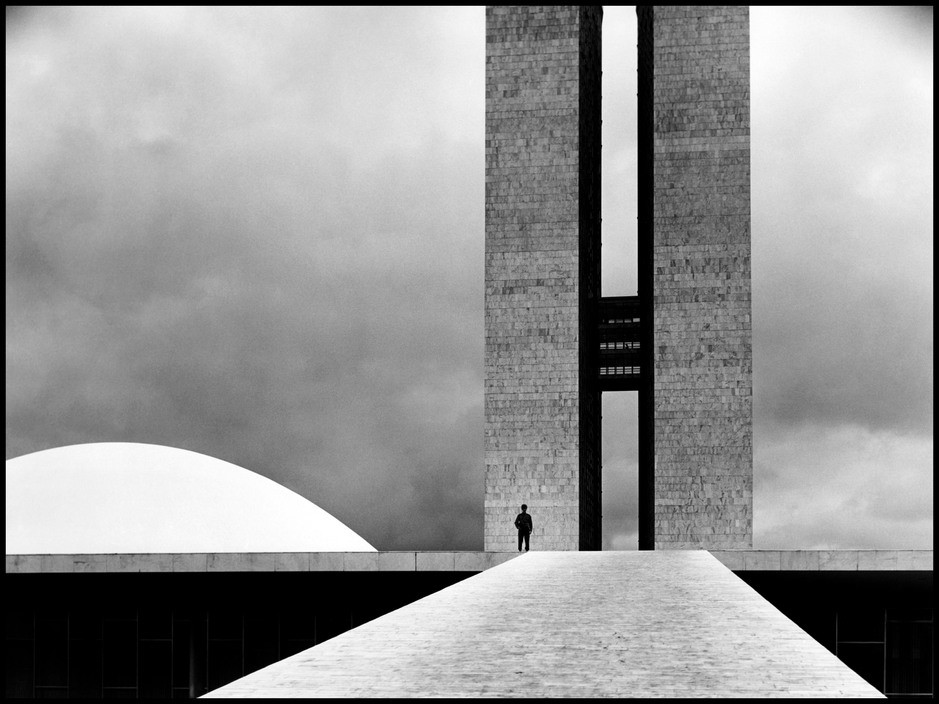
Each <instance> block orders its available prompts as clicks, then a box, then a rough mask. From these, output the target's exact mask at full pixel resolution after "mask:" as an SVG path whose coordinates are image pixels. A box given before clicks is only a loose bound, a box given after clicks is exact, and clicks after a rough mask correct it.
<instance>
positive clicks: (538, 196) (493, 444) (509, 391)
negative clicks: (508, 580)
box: [485, 6, 753, 550]
mask: <svg viewBox="0 0 939 704" xmlns="http://www.w3.org/2000/svg"><path fill="white" fill-rule="evenodd" d="M638 18H639V42H638V44H639V178H640V185H639V194H638V200H639V251H638V270H639V291H638V294H639V295H638V296H632V297H618V298H601V297H600V260H599V254H600V242H599V237H600V233H599V229H600V228H599V223H600V218H599V215H600V75H601V71H600V28H601V20H602V10H601V9H600V8H599V7H578V6H561V7H555V6H545V7H489V8H487V10H486V324H485V325H486V389H485V409H486V410H485V413H486V425H485V428H486V430H485V435H486V438H485V442H486V445H485V446H486V495H485V548H486V550H514V549H515V544H516V543H515V535H516V532H515V529H514V528H513V526H512V520H513V518H514V516H515V514H516V513H517V511H518V507H519V505H520V504H522V503H526V504H528V505H529V507H531V512H532V513H533V514H534V516H535V533H534V536H533V540H534V545H535V547H536V549H540V550H592V549H599V548H600V542H601V523H600V520H601V516H600V509H601V500H600V497H601V485H600V482H601V465H600V460H601V458H600V407H601V406H600V394H601V393H602V392H603V391H607V392H611V391H638V393H639V546H640V548H643V549H652V548H723V547H750V546H751V544H752V483H753V481H752V430H751V425H752V421H751V416H752V394H751V390H752V389H751V386H752V384H751V377H752V355H751V340H750V192H749V183H750V158H749V157H750V152H749V134H750V132H749V126H750V114H749V19H748V11H747V8H745V7H743V8H739V7H734V8H727V7H654V8H652V7H644V8H639V9H638Z"/></svg>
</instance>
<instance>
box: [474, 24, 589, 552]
mask: <svg viewBox="0 0 939 704" xmlns="http://www.w3.org/2000/svg"><path fill="white" fill-rule="evenodd" d="M601 19H602V10H601V9H600V8H599V7H576V6H562V7H554V6H544V7H528V6H519V7H487V8H486V390H485V407H486V425H485V428H486V431H485V435H486V498H485V524H486V527H485V532H486V538H485V547H486V550H508V549H512V550H514V549H515V544H516V530H515V528H514V527H513V525H512V521H513V519H514V518H515V515H516V513H518V510H519V505H520V504H522V503H526V504H528V505H529V507H530V508H531V512H532V514H533V515H534V516H535V532H534V539H535V540H536V545H537V547H538V549H542V550H588V549H597V548H599V547H600V392H599V390H598V389H597V388H596V384H595V383H594V380H593V377H592V375H591V374H592V362H591V359H592V354H593V352H594V349H593V346H592V345H591V341H592V337H593V335H592V331H593V322H592V320H591V315H592V312H593V311H594V310H595V308H596V305H597V302H598V300H599V297H600V23H601Z"/></svg>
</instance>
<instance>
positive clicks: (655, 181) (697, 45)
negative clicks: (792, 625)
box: [637, 6, 753, 548]
mask: <svg viewBox="0 0 939 704" xmlns="http://www.w3.org/2000/svg"><path fill="white" fill-rule="evenodd" d="M637 12H638V20H639V93H640V95H639V113H640V118H639V131H640V133H639V144H640V161H639V180H640V184H641V185H640V191H639V227H640V229H639V238H640V245H639V247H640V253H639V272H640V282H639V298H640V301H641V302H642V303H643V306H644V309H645V311H646V312H647V315H645V316H644V318H645V319H646V320H648V319H649V318H651V329H648V328H647V329H646V330H644V335H645V338H644V339H643V348H644V349H645V350H648V354H649V355H650V357H651V365H652V372H653V373H652V379H651V380H649V379H645V381H651V383H652V386H653V391H652V397H653V398H652V403H649V404H647V406H646V407H645V408H640V414H643V415H645V416H646V418H645V419H644V420H645V421H646V426H645V427H644V428H643V429H642V430H641V432H643V431H644V433H645V434H644V436H642V437H641V439H640V442H641V443H642V444H643V445H644V446H645V447H644V449H645V450H646V456H645V457H644V458H641V459H640V461H641V462H642V460H643V459H645V460H646V462H645V466H643V467H641V469H640V472H643V471H644V472H649V471H650V469H652V471H653V473H654V479H653V482H652V483H653V485H654V490H653V494H654V527H653V531H654V545H655V547H656V548H698V547H700V548H744V547H751V546H752V542H753V430H752V400H753V396H752V373H753V361H752V359H753V358H752V352H751V333H750V24H749V11H748V9H747V8H746V7H716V6H684V7H674V6H656V7H640V8H638V10H637ZM649 335H651V340H649V339H648V336H649ZM647 341H648V344H647ZM650 411H651V420H652V422H651V428H650V427H649V423H648V416H649V414H650ZM642 421H643V418H640V423H641V422H642ZM649 444H651V448H649V447H648V446H649ZM650 450H651V452H650ZM649 454H654V461H653V468H650V467H649V466H648V455H649Z"/></svg>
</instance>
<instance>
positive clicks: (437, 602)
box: [207, 550, 882, 697]
mask: <svg viewBox="0 0 939 704" xmlns="http://www.w3.org/2000/svg"><path fill="white" fill-rule="evenodd" d="M207 696H209V697H212V696H220V697H363V696H370V697H386V696H433V697H442V696H448V697H460V696H493V697H514V696H519V697H521V696H525V697H579V696H584V697H613V696H616V697H747V696H753V697H773V696H778V697H800V696H801V697H813V696H824V697H834V696H863V697H882V695H881V694H880V693H879V692H878V691H877V690H876V689H874V688H873V687H871V686H870V685H869V684H867V683H866V682H865V681H864V680H863V679H861V678H860V677H859V676H857V675H856V674H855V673H854V672H853V671H851V670H850V669H849V668H848V667H847V666H845V665H844V664H843V663H842V662H841V661H840V660H838V659H837V658H836V657H835V656H834V655H832V654H831V653H830V652H829V651H828V650H826V649H825V648H824V647H823V646H822V645H820V644H819V643H817V642H815V641H814V640H813V639H812V638H811V637H810V636H809V635H807V634H806V633H805V632H804V631H802V630H801V629H800V628H799V627H798V626H796V625H795V624H794V623H793V622H792V621H790V620H789V619H788V618H786V617H785V616H784V615H783V614H781V613H780V612H779V611H778V610H777V609H776V608H775V607H773V606H772V604H770V603H769V602H768V601H766V600H765V599H763V598H762V597H761V596H760V595H759V594H757V593H756V592H755V591H754V590H753V589H751V588H750V587H749V586H747V585H746V584H745V583H744V582H743V581H742V580H740V579H739V578H738V577H736V576H735V575H734V574H733V573H732V572H731V571H730V570H729V569H727V568H726V567H724V566H723V565H722V564H721V563H720V562H719V561H718V560H717V559H715V558H714V557H713V556H711V555H710V554H709V553H708V552H706V551H703V550H701V551H655V552H532V553H529V554H526V555H523V556H521V557H519V558H518V559H515V560H511V561H509V562H506V563H504V564H502V565H499V566H497V567H493V568H492V569H490V570H487V571H486V572H482V573H480V574H478V575H475V576H473V577H470V578H469V579H466V580H464V581H462V582H460V583H459V584H456V585H454V586H452V587H448V588H447V589H443V590H441V591H439V592H437V593H436V594H432V595H430V596H428V597H426V598H424V599H421V600H420V601H417V602H415V603H413V604H410V605H408V606H405V607H403V608H401V609H398V610H397V611H394V612H392V613H390V614H387V615H385V616H382V617H380V618H377V619H375V620H374V621H370V622H369V623H366V624H364V625H362V626H360V627H358V628H356V629H354V630H351V631H348V632H346V633H343V634H342V635H339V636H337V637H335V638H333V639H331V640H328V641H326V642H324V643H321V644H320V645H317V646H316V647H314V648H310V649H309V650H305V651H303V652H302V653H298V654H297V655H294V656H292V657H290V658H287V659H285V660H282V661H280V662H278V663H275V664H273V665H270V666H268V667H266V668H264V669H262V670H259V671H257V672H255V673H253V674H250V675H248V676H246V677H243V678H241V679H239V680H236V681H235V682H232V683H231V684H229V685H226V686H224V687H221V688H219V689H217V690H215V691H213V692H210V693H209V694H208V695H207Z"/></svg>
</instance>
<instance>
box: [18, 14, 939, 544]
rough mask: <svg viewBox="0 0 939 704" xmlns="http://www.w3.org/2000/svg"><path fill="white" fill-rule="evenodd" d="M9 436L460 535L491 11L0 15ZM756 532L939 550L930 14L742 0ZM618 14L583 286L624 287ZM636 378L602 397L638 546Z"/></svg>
mask: <svg viewBox="0 0 939 704" xmlns="http://www.w3.org/2000/svg"><path fill="white" fill-rule="evenodd" d="M6 33H7V50H6V59H7V65H6V85H7V95H6V109H7V113H6V124H7V137H6V149H7V157H6V198H7V207H6V228H7V236H6V297H7V298H6V301H7V302H6V316H7V317H6V351H7V355H6V382H7V391H6V402H7V414H6V418H7V449H6V453H7V455H6V456H7V458H11V457H16V456H19V455H22V454H25V453H28V452H34V451H37V450H42V449H46V448H50V447H56V446H60V445H68V444H74V443H82V442H101V441H132V442H149V443H159V444H165V445H171V446H175V447H182V448H186V449H189V450H194V451H197V452H202V453H205V454H208V455H212V456H214V457H219V458H221V459H224V460H227V461H229V462H233V463H235V464H238V465H240V466H243V467H246V468H248V469H251V470H254V471H256V472H259V473H261V474H264V475H265V476H269V477H271V478H272V479H275V480H277V481H279V482H281V483H282V484H284V485H286V486H287V487H289V488H291V489H293V490H295V491H297V492H299V493H300V494H302V495H304V496H306V497H308V498H310V499H311V500H312V501H314V502H315V503H317V504H318V505H320V506H322V507H323V508H324V509H326V510H327V511H329V512H330V513H332V514H333V515H335V516H336V517H337V518H339V519H340V520H342V521H344V522H345V523H347V524H348V525H349V526H350V527H351V528H353V529H354V530H356V531H357V532H359V533H360V534H361V535H362V536H363V537H364V538H365V539H366V540H368V541H369V542H371V543H372V544H373V545H375V546H376V547H378V548H379V549H384V550H395V549H481V548H482V495H483V417H482V414H483V407H482V395H483V246H484V221H483V216H484V212H483V183H484V180H483V179H484V172H483V169H484V161H483V152H484V143H483V127H484V122H483V117H484V113H483V108H484V83H483V80H484V57H485V36H484V13H483V10H482V9H481V8H438V9H434V8H404V9H402V8H388V9H376V8H333V9H330V8H279V9H278V8H274V9H269V8H264V9H257V8H235V9H232V8H229V9H219V8H153V9H147V8H123V9H121V8H65V9H61V8H60V9H47V8H37V9H26V10H19V11H17V12H15V13H14V14H12V15H11V14H10V12H9V10H8V12H7V30H6ZM751 44H752V76H751V80H752V89H751V92H752V173H753V178H752V196H753V202H752V212H753V242H752V254H753V334H754V379H753V381H754V416H755V417H754V424H755V427H754V459H755V467H754V475H755V500H754V514H755V518H754V540H755V546H756V547H759V548H771V547H779V548H785V547H806V548H808V547H819V546H826V547H832V548H838V547H844V548H849V547H902V548H931V547H932V499H931V496H932V458H933V436H932V422H933V410H932V409H933V390H932V385H933V373H932V356H933V344H932V336H933V326H932V315H933V307H932V292H933V291H932V288H933V280H932V276H933V270H932V256H933V237H932V212H933V211H932V198H933V181H932V167H933V163H932V149H933V142H932V126H933V108H932V101H933V87H932V86H933V81H932V13H931V8H930V9H929V11H928V12H927V11H925V10H918V11H913V10H905V11H900V10H888V9H883V8H829V9H816V8H811V9H809V8H798V9H796V8H753V9H752V10H751ZM634 51H635V12H634V9H633V8H613V7H611V8H607V9H606V13H605V18H604V62H605V65H604V140H603V141H604V150H605V151H604V179H605V182H604V206H603V207H604V212H603V225H604V267H605V269H604V280H603V286H604V294H605V295H623V294H632V293H634V292H635V271H634V263H633V262H632V259H633V257H634V252H635V144H634V139H635V105H634V99H635V57H634V56H633V54H634ZM635 407H636V404H635V397H634V395H631V394H615V395H614V394H608V395H605V397H604V436H605V437H604V472H605V476H604V513H605V538H604V544H605V546H606V547H608V548H609V547H614V548H619V549H632V548H635V545H636V539H635V529H636V518H635V517H636V508H635V505H636V496H635V473H636V428H635V426H636V422H635V412H636V411H635Z"/></svg>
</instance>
